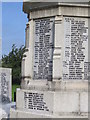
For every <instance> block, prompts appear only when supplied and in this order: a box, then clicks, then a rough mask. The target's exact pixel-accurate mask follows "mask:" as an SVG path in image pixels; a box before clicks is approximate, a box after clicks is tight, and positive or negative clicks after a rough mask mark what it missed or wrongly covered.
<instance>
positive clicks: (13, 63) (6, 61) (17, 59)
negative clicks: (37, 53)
mask: <svg viewBox="0 0 90 120" xmlns="http://www.w3.org/2000/svg"><path fill="white" fill-rule="evenodd" d="M24 52H25V47H24V46H23V45H22V46H21V47H20V48H17V47H16V45H15V44H13V45H12V50H11V52H9V54H8V55H3V56H2V67H6V68H12V83H13V84H20V82H21V61H22V57H23V54H24Z"/></svg>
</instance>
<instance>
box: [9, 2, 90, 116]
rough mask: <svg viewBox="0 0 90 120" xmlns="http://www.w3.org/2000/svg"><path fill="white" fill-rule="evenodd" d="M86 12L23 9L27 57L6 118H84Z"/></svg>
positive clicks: (83, 8) (46, 6)
mask: <svg viewBox="0 0 90 120" xmlns="http://www.w3.org/2000/svg"><path fill="white" fill-rule="evenodd" d="M89 8H90V6H89V5H88V4H74V3H59V2H57V3H43V2H42V3H37V2H34V3H33V2H24V3H23V11H24V12H25V13H27V14H28V20H29V21H28V23H27V25H26V49H27V52H26V53H25V54H24V57H23V59H22V83H21V89H17V98H16V99H17V100H16V109H11V117H12V118H23V117H24V118H42V117H43V118H88V80H89V79H90V75H89V73H90V71H89V64H90V56H89V54H88V52H89V51H90V50H89V49H90V47H88V46H89V45H90V44H89V39H88V22H89V19H90V18H89V17H90V16H89V15H88V10H89Z"/></svg>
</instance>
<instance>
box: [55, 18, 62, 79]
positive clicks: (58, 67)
mask: <svg viewBox="0 0 90 120" xmlns="http://www.w3.org/2000/svg"><path fill="white" fill-rule="evenodd" d="M62 19H63V18H62V16H56V17H55V40H54V53H53V80H61V79H62V40H63V26H62Z"/></svg>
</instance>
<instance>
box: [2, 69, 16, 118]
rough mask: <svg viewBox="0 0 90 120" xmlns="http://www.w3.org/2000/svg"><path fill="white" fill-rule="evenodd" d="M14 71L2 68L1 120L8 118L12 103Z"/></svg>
mask: <svg viewBox="0 0 90 120" xmlns="http://www.w3.org/2000/svg"><path fill="white" fill-rule="evenodd" d="M11 91H12V70H11V69H10V68H1V67H0V120H1V119H2V118H8V117H9V114H10V107H11V106H13V105H15V104H14V103H12V94H11Z"/></svg>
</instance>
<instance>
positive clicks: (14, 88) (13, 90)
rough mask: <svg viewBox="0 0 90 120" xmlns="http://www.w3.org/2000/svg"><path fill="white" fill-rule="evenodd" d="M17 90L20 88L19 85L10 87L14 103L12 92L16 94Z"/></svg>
mask: <svg viewBox="0 0 90 120" xmlns="http://www.w3.org/2000/svg"><path fill="white" fill-rule="evenodd" d="M17 88H20V85H12V101H14V92H16V89H17Z"/></svg>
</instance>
